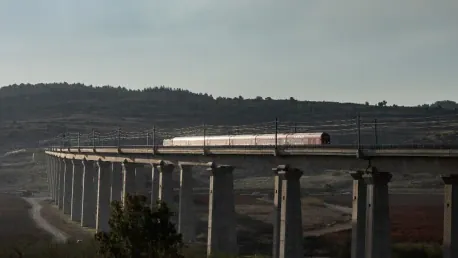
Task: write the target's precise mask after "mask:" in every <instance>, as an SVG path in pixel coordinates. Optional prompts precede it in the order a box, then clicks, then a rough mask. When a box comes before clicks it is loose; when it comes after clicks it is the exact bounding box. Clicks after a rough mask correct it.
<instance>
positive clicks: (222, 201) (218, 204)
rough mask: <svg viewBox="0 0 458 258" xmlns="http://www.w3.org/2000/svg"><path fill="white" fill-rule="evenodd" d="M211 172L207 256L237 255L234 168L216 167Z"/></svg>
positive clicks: (212, 167) (211, 168)
mask: <svg viewBox="0 0 458 258" xmlns="http://www.w3.org/2000/svg"><path fill="white" fill-rule="evenodd" d="M207 170H208V171H209V172H210V190H209V202H208V205H209V207H208V210H209V211H208V239H207V256H212V255H217V254H224V255H237V253H238V247H237V232H236V226H237V223H236V220H235V200H234V178H233V175H232V171H233V170H234V167H232V166H216V165H214V164H212V166H211V167H210V168H208V169H207Z"/></svg>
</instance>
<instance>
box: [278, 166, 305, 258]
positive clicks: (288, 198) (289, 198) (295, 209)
mask: <svg viewBox="0 0 458 258" xmlns="http://www.w3.org/2000/svg"><path fill="white" fill-rule="evenodd" d="M276 170H277V172H276V173H277V174H278V176H279V180H281V184H282V185H281V210H280V211H281V214H280V229H279V230H277V231H279V233H280V234H279V237H278V240H277V242H278V243H279V244H278V246H279V250H278V257H280V258H287V257H303V256H304V247H303V234H302V207H301V206H302V205H301V185H300V181H299V180H300V178H301V176H302V171H300V170H299V169H296V168H291V167H289V166H287V165H280V166H278V167H277V168H276ZM277 188H279V187H277ZM277 190H278V189H277ZM277 218H278V214H277Z"/></svg>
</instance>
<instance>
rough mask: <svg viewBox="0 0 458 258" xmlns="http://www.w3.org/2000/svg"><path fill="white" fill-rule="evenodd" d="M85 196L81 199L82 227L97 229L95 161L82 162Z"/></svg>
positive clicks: (96, 172)
mask: <svg viewBox="0 0 458 258" xmlns="http://www.w3.org/2000/svg"><path fill="white" fill-rule="evenodd" d="M82 165H83V194H82V197H81V226H82V227H90V228H95V226H96V225H95V224H96V223H95V222H96V219H95V218H96V213H97V203H96V200H97V185H98V184H97V181H98V180H95V179H96V178H97V179H98V170H97V166H96V164H95V162H94V161H88V160H82Z"/></svg>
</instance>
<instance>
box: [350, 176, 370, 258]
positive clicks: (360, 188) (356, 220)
mask: <svg viewBox="0 0 458 258" xmlns="http://www.w3.org/2000/svg"><path fill="white" fill-rule="evenodd" d="M350 175H351V176H352V177H353V204H352V207H353V209H352V236H351V257H352V258H364V256H365V249H366V206H367V204H366V202H367V184H366V182H365V181H364V179H363V175H364V172H362V171H353V172H351V173H350Z"/></svg>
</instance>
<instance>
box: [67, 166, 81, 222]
mask: <svg viewBox="0 0 458 258" xmlns="http://www.w3.org/2000/svg"><path fill="white" fill-rule="evenodd" d="M72 165H73V175H72V204H71V211H70V219H71V220H73V221H81V198H82V194H83V182H82V181H83V164H82V163H81V160H72Z"/></svg>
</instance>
